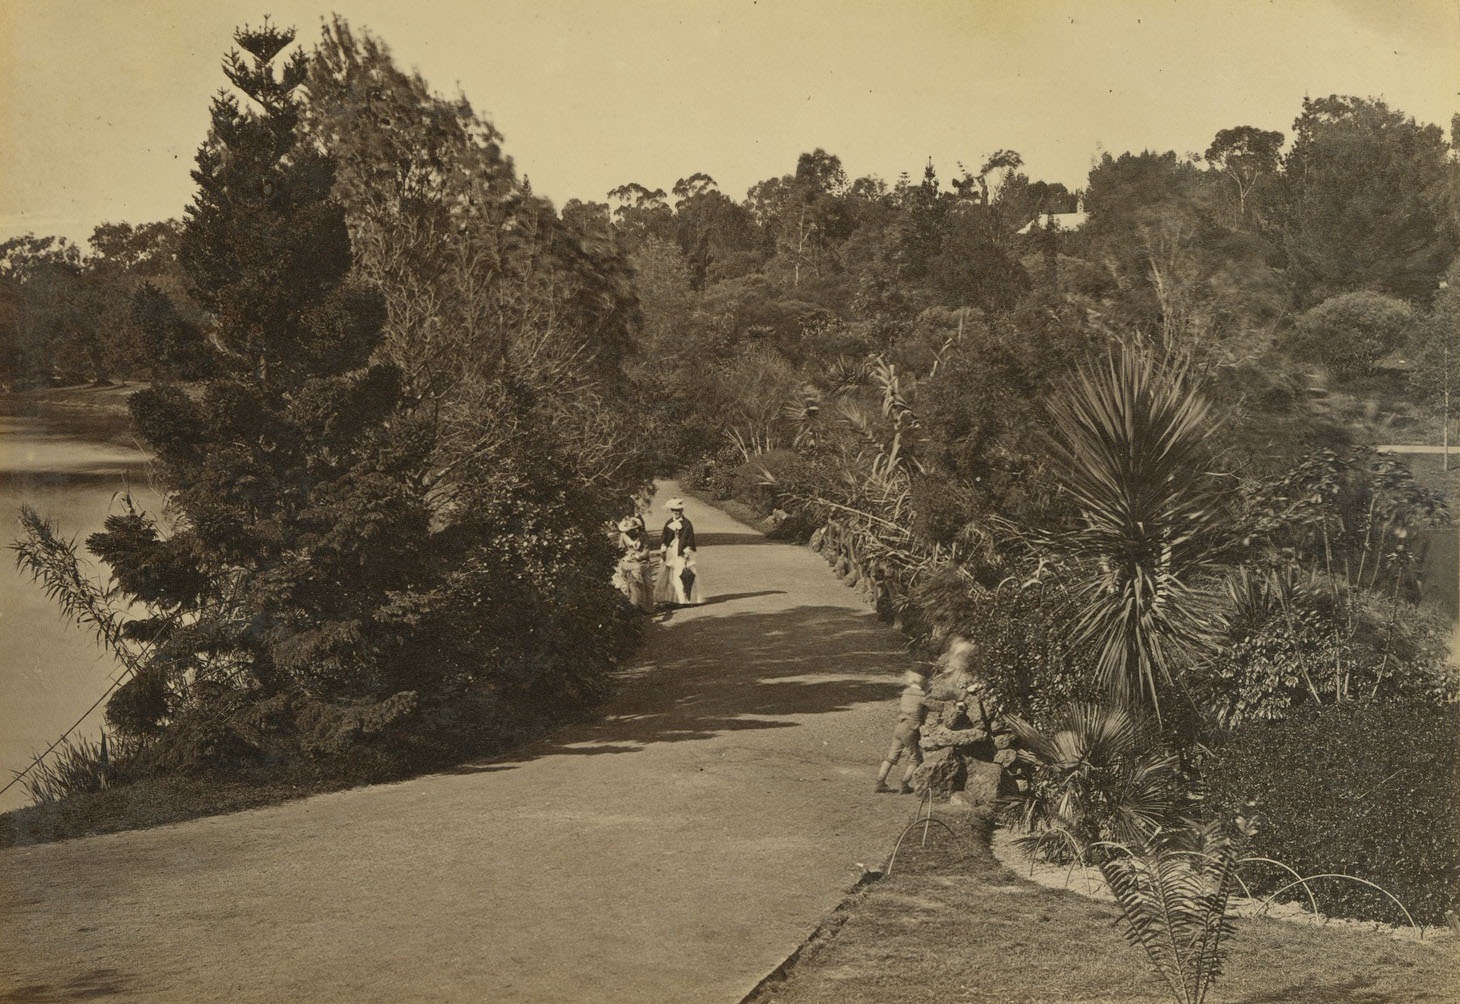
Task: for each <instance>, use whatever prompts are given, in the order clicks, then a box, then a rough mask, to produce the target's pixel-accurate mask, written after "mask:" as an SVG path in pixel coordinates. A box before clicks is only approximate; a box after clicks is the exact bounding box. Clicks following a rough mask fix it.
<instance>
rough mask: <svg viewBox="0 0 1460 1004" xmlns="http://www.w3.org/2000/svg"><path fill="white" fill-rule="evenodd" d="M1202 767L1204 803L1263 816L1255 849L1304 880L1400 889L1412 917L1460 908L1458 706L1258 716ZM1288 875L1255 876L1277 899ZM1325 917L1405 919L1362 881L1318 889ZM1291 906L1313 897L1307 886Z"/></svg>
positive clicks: (1434, 917)
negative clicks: (1250, 805)
mask: <svg viewBox="0 0 1460 1004" xmlns="http://www.w3.org/2000/svg"><path fill="white" fill-rule="evenodd" d="M1214 753H1215V755H1214V757H1213V758H1212V761H1211V762H1210V763H1209V764H1208V766H1207V769H1206V775H1207V786H1208V793H1209V796H1208V797H1209V799H1210V800H1211V802H1212V804H1213V807H1214V808H1217V809H1219V810H1225V811H1235V810H1237V809H1238V808H1240V807H1241V806H1242V805H1243V804H1244V803H1245V802H1247V801H1248V800H1249V799H1251V800H1254V801H1256V803H1257V808H1258V811H1259V812H1260V814H1261V815H1260V820H1261V823H1260V826H1261V829H1260V832H1259V833H1258V835H1257V837H1256V840H1255V841H1254V844H1253V849H1252V853H1253V854H1258V855H1263V856H1265V857H1270V858H1274V859H1276V860H1278V861H1281V862H1283V863H1284V864H1287V865H1289V866H1290V867H1292V868H1294V869H1296V870H1297V871H1298V873H1299V874H1301V875H1304V876H1308V875H1317V874H1324V873H1342V874H1346V875H1353V876H1356V877H1358V878H1362V879H1367V880H1368V881H1370V882H1374V883H1377V884H1378V885H1380V886H1382V887H1383V888H1385V889H1386V890H1388V891H1389V892H1390V893H1393V894H1394V896H1396V897H1397V898H1398V899H1399V900H1400V902H1402V903H1403V904H1404V906H1405V907H1406V909H1408V910H1409V912H1410V913H1411V914H1412V915H1413V917H1414V919H1415V921H1417V922H1419V923H1422V924H1441V923H1443V922H1444V919H1445V916H1444V915H1445V911H1446V910H1456V909H1460V707H1457V705H1455V704H1439V703H1407V704H1370V705H1359V704H1352V703H1350V704H1343V705H1338V706H1336V707H1333V706H1330V707H1325V708H1322V709H1304V710H1303V711H1301V712H1298V713H1295V714H1294V715H1293V716H1292V717H1290V718H1288V719H1286V720H1284V721H1254V722H1250V723H1248V724H1246V725H1243V726H1241V727H1239V728H1237V729H1235V730H1233V731H1232V732H1231V733H1229V734H1228V735H1226V736H1225V737H1223V739H1222V741H1221V742H1220V745H1218V746H1217V747H1216V749H1215V751H1214ZM1291 880H1292V877H1291V876H1288V875H1278V874H1276V873H1273V874H1272V875H1271V876H1270V877H1269V876H1268V875H1266V874H1264V875H1263V876H1261V877H1260V885H1259V888H1260V889H1262V890H1263V891H1267V892H1271V891H1274V890H1276V889H1277V888H1279V887H1280V886H1282V885H1286V884H1287V883H1288V882H1290V881H1291ZM1312 889H1313V892H1314V894H1315V895H1316V896H1317V898H1318V906H1319V909H1320V910H1321V911H1322V912H1324V913H1325V914H1328V915H1330V916H1339V917H1353V918H1358V919H1361V920H1376V921H1382V922H1385V923H1390V924H1393V923H1403V922H1404V917H1403V914H1402V913H1401V912H1400V911H1399V910H1398V909H1397V908H1396V907H1395V906H1394V904H1393V902H1392V901H1390V900H1389V899H1388V898H1387V897H1386V896H1384V895H1383V894H1382V893H1380V892H1377V891H1376V890H1374V889H1372V888H1369V887H1368V886H1365V885H1362V884H1360V883H1357V882H1349V881H1345V880H1340V879H1321V880H1318V881H1316V882H1315V883H1314V884H1313V885H1312ZM1281 898H1282V899H1285V900H1300V899H1301V900H1306V897H1305V896H1304V894H1303V892H1302V890H1301V889H1294V890H1291V891H1289V892H1288V893H1286V894H1284V895H1283V896H1282V897H1281Z"/></svg>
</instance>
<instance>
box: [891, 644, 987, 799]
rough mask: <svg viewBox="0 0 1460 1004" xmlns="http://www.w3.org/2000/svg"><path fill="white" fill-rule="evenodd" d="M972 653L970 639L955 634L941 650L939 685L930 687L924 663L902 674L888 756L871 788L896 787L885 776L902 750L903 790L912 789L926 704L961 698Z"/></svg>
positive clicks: (964, 692) (920, 760) (964, 693)
mask: <svg viewBox="0 0 1460 1004" xmlns="http://www.w3.org/2000/svg"><path fill="white" fill-rule="evenodd" d="M972 654H973V643H972V642H970V641H968V639H966V638H955V639H954V640H953V642H952V643H951V644H950V645H949V646H948V651H947V652H946V653H944V656H943V659H942V660H941V661H942V663H943V671H942V672H940V673H939V685H938V686H937V687H931V688H930V684H929V673H928V670H927V668H926V667H924V666H914V667H913V668H911V669H909V670H908V671H907V672H906V673H904V674H903V675H902V683H903V687H902V694H901V695H900V696H899V697H898V699H897V724H896V725H894V726H893V728H892V745H891V746H890V747H889V748H888V750H887V756H886V757H884V758H883V760H882V764H881V766H880V767H878V768H877V786H876V787H875V788H873V789H872V790H873V791H875V792H877V793H879V794H881V793H890V792H892V791H894V790H896V789H894V788H892V787H890V786H889V785H888V784H887V776H888V775H889V774H891V773H892V768H893V767H896V766H897V763H898V761H899V760H901V759H902V755H903V754H904V753H907V754H908V763H907V768H906V769H905V770H904V771H903V773H902V793H903V794H904V795H908V794H911V793H912V790H913V788H912V777H913V773H914V772H915V771H916V770H917V769H918V767H919V766H920V765H921V764H922V762H923V748H922V746H921V745H920V743H921V740H922V728H923V722H924V721H925V720H926V719H927V717H928V708H929V707H930V706H931V705H933V704H942V703H943V702H945V701H950V700H953V699H954V698H961V697H963V696H965V695H966V693H967V690H968V688H969V687H970V680H969V679H968V660H969V658H970V657H971V656H972Z"/></svg>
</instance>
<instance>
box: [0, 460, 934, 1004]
mask: <svg viewBox="0 0 1460 1004" xmlns="http://www.w3.org/2000/svg"><path fill="white" fill-rule="evenodd" d="M661 489H662V491H661V497H664V495H663V493H664V492H669V493H672V492H675V491H677V486H675V485H673V484H672V483H668V484H665V485H662V486H661ZM688 515H689V516H690V518H691V520H692V521H693V522H694V524H695V527H696V531H697V534H698V536H699V538H700V544H701V548H700V552H701V553H700V563H701V565H702V567H703V571H704V575H705V582H706V584H707V585H708V587H709V588H708V591H707V598H708V602H707V603H706V604H705V605H703V606H701V607H696V608H691V609H682V610H676V611H674V612H673V613H672V614H669V615H667V616H664V615H661V616H660V617H659V618H658V623H657V624H656V625H655V627H654V628H652V629H651V630H650V631H649V632H648V635H647V639H646V642H645V645H644V647H643V648H642V649H641V651H640V653H639V655H638V657H637V661H636V662H635V664H634V665H633V666H632V667H630V668H629V669H628V670H627V671H626V672H625V678H624V681H623V685H622V687H621V689H620V692H619V696H618V697H617V698H616V700H615V702H614V703H613V705H612V706H611V707H610V708H609V710H608V714H607V717H606V718H605V719H604V720H603V721H602V722H600V723H598V724H595V725H591V726H582V727H578V726H574V727H570V728H567V729H565V730H564V731H563V732H561V733H560V734H558V735H556V736H554V737H553V738H552V739H551V740H549V741H545V742H542V743H540V744H538V745H536V746H534V747H532V748H530V749H528V750H525V751H522V752H520V753H519V754H518V755H516V756H515V757H514V758H512V759H510V760H503V761H499V762H492V763H485V764H481V765H477V766H473V767H468V768H464V769H462V770H460V771H458V772H454V773H449V774H438V775H433V776H429V777H424V778H419V779H416V780H412V781H408V782H404V783H400V784H393V785H382V786H376V787H371V788H360V789H355V790H352V791H346V792H340V793H336V794H331V795H323V796H318V797H314V798H309V799H305V800H301V801H298V802H293V803H289V804H286V805H280V806H275V807H273V808H268V809H259V810H253V811H249V812H242V813H237V814H234V815H228V816H219V817H214V818H210V819H200V820H194V821H191V822H187V823H181V824H177V825H173V826H166V827H160V828H157V829H152V830H145V831H137V832H131V833H119V834H112V835H107V836H98V837H89V838H85V839H81V840H72V841H66V842H62V843H57V844H49V845H42V846H37V847H23V848H15V849H11V850H6V851H0V1000H16V1001H62V1000H75V999H82V998H84V999H89V1000H113V999H132V1000H138V1001H186V1002H202V1001H230V1002H234V1001H259V1002H265V1001H266V1002H269V1004H275V1002H280V1001H341V1002H345V1001H348V1002H363V1001H390V1002H399V1001H473V1002H499V1001H522V1002H527V1001H533V1002H566V1004H575V1002H594V1004H597V1002H619V1001H622V1002H633V1004H656V1002H700V1001H709V1002H727V1004H733V1002H737V1001H739V1000H741V998H743V997H744V996H745V995H746V994H747V993H749V992H750V990H752V989H753V988H754V987H755V986H756V984H757V983H758V982H760V980H761V979H762V978H763V977H765V976H766V975H767V974H768V973H770V972H771V971H772V970H773V969H775V968H776V967H777V966H778V965H779V964H780V963H781V962H782V961H783V960H784V959H785V958H786V957H787V956H788V955H789V954H790V953H791V952H793V951H794V950H795V949H796V948H797V946H798V945H799V944H800V943H801V942H802V941H803V939H805V938H806V937H807V936H808V935H809V934H810V933H811V932H812V930H813V929H814V928H815V927H816V925H817V923H818V921H819V920H821V918H822V917H823V916H825V915H826V914H827V913H828V912H829V911H830V910H832V909H833V908H834V907H835V906H836V905H837V904H838V903H839V902H840V901H841V900H842V898H843V897H844V896H845V895H846V893H847V891H848V889H849V888H850V887H851V886H852V885H853V884H854V883H855V882H856V881H857V879H858V878H859V877H860V875H861V871H862V866H863V865H864V864H865V865H866V866H867V867H869V868H874V867H878V866H879V865H880V864H881V863H882V861H883V859H884V858H885V857H886V855H887V853H888V851H889V850H890V848H891V846H892V842H893V840H894V839H895V838H896V835H897V833H898V832H899V830H900V829H901V828H902V826H903V825H904V824H905V822H906V820H907V819H908V818H909V817H910V816H911V814H912V813H913V812H914V810H915V806H914V804H913V803H912V801H911V800H910V799H908V798H905V797H901V796H889V795H882V796H876V795H873V794H872V793H871V789H872V777H873V774H874V773H875V768H876V764H877V761H878V759H879V757H880V754H881V752H882V750H883V747H884V743H885V740H886V736H887V734H888V730H889V728H890V725H891V714H892V710H893V704H892V702H891V699H892V698H893V697H894V696H895V695H896V692H897V691H896V681H897V678H898V673H899V672H900V669H901V667H902V666H903V665H904V664H905V663H906V661H907V658H908V657H907V656H906V654H905V653H904V651H903V649H902V646H901V642H900V639H899V637H898V636H897V635H896V634H895V633H894V632H893V631H892V630H891V629H889V628H887V627H885V626H883V625H881V624H879V623H878V622H877V621H876V619H875V618H874V617H873V615H872V614H871V612H870V611H869V610H868V609H867V608H866V606H865V604H864V603H863V602H862V601H861V600H860V598H859V597H858V596H857V595H856V594H855V593H854V592H853V591H852V590H850V589H847V588H846V587H844V586H843V585H841V583H839V582H838V581H837V580H836V579H835V578H834V577H833V576H832V574H831V572H830V571H829V570H828V569H827V567H826V565H825V564H824V563H823V562H822V560H821V559H820V558H819V557H817V556H816V555H814V554H812V553H811V552H810V551H808V550H806V549H805V548H801V547H796V546H792V545H787V544H777V543H772V542H769V541H767V540H766V539H765V538H764V537H762V536H761V535H760V534H758V533H756V532H754V531H753V530H750V529H749V528H747V527H745V526H743V525H741V524H739V523H737V522H735V521H734V520H732V519H730V518H729V517H728V516H726V515H725V514H723V513H721V512H719V511H717V510H713V509H710V508H709V507H707V506H705V505H701V504H697V503H694V502H693V501H691V505H690V508H689V512H688ZM661 516H662V513H661V512H660V511H659V510H657V509H656V510H655V511H654V513H653V517H654V518H658V517H661ZM654 518H651V520H650V522H651V528H652V525H653V522H654Z"/></svg>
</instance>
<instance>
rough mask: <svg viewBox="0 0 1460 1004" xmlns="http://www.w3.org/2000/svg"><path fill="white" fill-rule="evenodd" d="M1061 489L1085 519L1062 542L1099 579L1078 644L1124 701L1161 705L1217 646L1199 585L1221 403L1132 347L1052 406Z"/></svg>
mask: <svg viewBox="0 0 1460 1004" xmlns="http://www.w3.org/2000/svg"><path fill="white" fill-rule="evenodd" d="M1050 417H1051V419H1052V420H1053V423H1054V429H1055V436H1054V444H1053V445H1054V460H1055V465H1056V468H1057V470H1058V472H1059V474H1060V476H1061V479H1062V484H1061V487H1062V488H1063V489H1064V490H1065V491H1067V492H1069V494H1070V495H1071V496H1072V497H1073V499H1074V502H1075V504H1076V507H1077V508H1078V510H1079V513H1080V518H1079V521H1078V524H1077V525H1076V526H1075V527H1073V528H1072V529H1070V530H1069V531H1068V532H1066V533H1064V534H1062V535H1060V536H1059V538H1058V542H1059V545H1060V546H1061V548H1062V549H1063V550H1064V551H1065V552H1066V554H1067V555H1068V556H1069V557H1070V558H1071V559H1072V560H1073V561H1074V563H1075V564H1076V565H1077V567H1080V568H1084V569H1087V570H1088V574H1087V575H1085V576H1084V577H1083V579H1082V580H1081V581H1079V582H1077V584H1076V595H1077V596H1078V597H1079V600H1080V603H1081V610H1080V613H1079V615H1078V617H1077V620H1076V628H1075V630H1076V635H1077V637H1078V638H1079V639H1080V640H1081V641H1082V642H1084V643H1086V644H1088V645H1090V646H1091V647H1092V648H1093V650H1094V654H1095V663H1096V666H1097V668H1098V671H1099V673H1100V675H1101V678H1102V679H1103V680H1104V681H1105V682H1106V683H1107V684H1108V685H1110V687H1111V688H1112V691H1113V692H1114V693H1115V694H1116V695H1117V697H1120V698H1128V697H1130V696H1131V695H1132V694H1133V693H1139V694H1144V695H1145V696H1147V697H1149V699H1150V701H1151V703H1152V706H1153V707H1154V708H1155V710H1156V712H1157V714H1158V715H1159V714H1160V701H1159V697H1158V684H1159V683H1160V682H1162V681H1168V682H1169V681H1170V680H1172V679H1173V677H1174V673H1175V670H1176V668H1177V667H1178V666H1179V665H1181V664H1182V663H1183V662H1184V661H1185V660H1186V659H1187V658H1188V657H1189V656H1190V655H1191V654H1192V653H1193V652H1195V651H1199V650H1200V649H1201V648H1202V647H1203V646H1204V645H1205V644H1206V643H1207V642H1208V640H1209V639H1210V638H1211V637H1212V634H1213V632H1214V629H1215V628H1216V626H1217V621H1216V614H1215V609H1216V608H1215V604H1214V603H1213V602H1212V599H1211V596H1210V595H1209V594H1208V593H1207V591H1206V590H1205V589H1203V588H1201V586H1200V584H1199V582H1198V581H1197V579H1198V576H1199V575H1200V574H1201V572H1202V571H1203V569H1204V568H1205V567H1206V566H1207V565H1208V564H1209V562H1210V560H1211V558H1212V554H1213V550H1214V545H1215V541H1216V539H1217V537H1218V533H1217V531H1218V529H1219V526H1220V522H1219V513H1218V509H1217V506H1216V504H1215V494H1214V492H1213V490H1212V488H1211V476H1210V474H1209V468H1208V463H1207V462H1208V458H1209V452H1210V451H1209V442H1210V437H1211V435H1212V432H1213V428H1214V425H1213V420H1212V409H1211V406H1210V404H1209V403H1208V402H1207V401H1206V400H1205V399H1204V398H1203V397H1202V396H1201V395H1200V394H1198V393H1197V392H1196V390H1195V389H1194V388H1193V387H1192V386H1191V383H1190V381H1189V379H1188V377H1187V374H1186V372H1185V370H1184V369H1183V368H1181V367H1179V366H1175V365H1170V364H1163V363H1160V362H1158V361H1156V359H1155V358H1154V357H1153V356H1152V355H1151V354H1149V353H1148V352H1141V351H1138V350H1136V349H1133V348H1130V347H1122V348H1121V349H1120V350H1118V351H1117V352H1115V353H1113V354H1112V355H1111V356H1109V357H1108V358H1107V359H1106V360H1104V361H1103V362H1100V363H1097V364H1095V365H1093V366H1088V367H1086V368H1084V369H1082V370H1081V371H1080V372H1079V373H1078V374H1077V376H1076V377H1075V379H1074V380H1073V381H1072V382H1071V383H1070V385H1069V386H1068V388H1067V392H1066V393H1065V394H1064V395H1063V396H1061V397H1059V398H1056V399H1055V400H1054V402H1053V403H1052V404H1051V405H1050Z"/></svg>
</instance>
